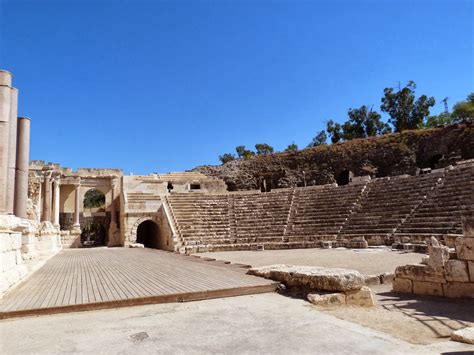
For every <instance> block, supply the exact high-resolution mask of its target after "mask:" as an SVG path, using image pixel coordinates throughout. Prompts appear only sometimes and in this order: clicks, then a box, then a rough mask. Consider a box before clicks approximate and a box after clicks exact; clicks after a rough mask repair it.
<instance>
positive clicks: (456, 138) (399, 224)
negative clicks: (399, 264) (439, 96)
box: [0, 71, 474, 294]
mask: <svg viewBox="0 0 474 355" xmlns="http://www.w3.org/2000/svg"><path fill="white" fill-rule="evenodd" d="M17 98H18V91H17V90H16V89H15V88H13V87H12V86H11V74H10V73H8V72H5V71H0V138H1V140H0V233H1V235H0V255H1V256H2V263H1V265H2V270H1V274H0V276H1V279H0V281H1V285H0V294H1V293H2V292H3V291H4V290H6V289H7V288H8V287H10V286H11V285H12V284H14V283H15V282H16V281H18V280H19V279H20V278H21V277H22V276H23V275H24V271H22V266H21V265H22V263H23V260H24V259H30V258H34V257H35V255H36V253H37V252H38V251H54V250H59V249H61V248H63V247H64V248H69V247H72V248H73V247H90V246H97V245H103V246H110V247H115V246H142V247H143V246H145V247H150V248H158V249H165V250H169V251H176V252H181V253H192V252H202V251H217V250H257V249H264V248H266V249H289V248H311V247H323V248H330V247H340V246H342V247H349V248H365V247H367V246H368V245H394V246H396V247H403V248H415V247H417V246H419V245H424V246H425V247H426V245H427V244H428V243H427V242H429V241H430V240H431V237H432V236H435V237H436V238H437V240H438V241H440V242H442V243H443V244H445V245H447V246H448V247H454V246H455V245H456V243H458V241H459V239H458V237H459V236H460V235H461V234H462V230H461V217H462V216H463V215H464V214H466V213H468V212H470V211H471V210H472V202H473V196H472V191H473V187H474V179H473V176H474V174H473V173H474V160H473V159H468V158H469V157H470V156H471V155H472V150H470V149H469V147H470V144H471V141H470V138H472V128H471V126H470V124H466V125H464V126H452V127H451V128H446V129H444V128H443V129H441V130H439V131H427V133H423V134H422V133H416V134H415V135H414V134H412V133H407V134H406V135H405V136H401V135H398V136H397V135H395V136H394V135H390V136H387V137H385V138H383V137H382V138H376V139H375V138H374V139H368V140H367V141H365V143H363V144H362V146H363V147H364V148H363V149H362V150H364V149H366V150H367V149H368V147H369V146H370V147H371V149H372V150H373V151H377V150H378V149H379V147H380V145H381V144H382V143H383V141H384V140H385V141H387V140H388V143H390V144H392V143H394V142H395V141H396V142H398V143H400V142H399V140H402V141H403V140H405V141H406V142H407V144H408V146H410V147H411V148H410V149H412V148H413V147H414V146H415V145H416V149H417V153H416V154H415V155H413V154H411V153H410V154H411V155H410V154H408V153H407V154H408V155H409V156H410V157H411V158H410V159H411V160H410V161H409V159H408V158H407V155H406V154H405V153H406V152H405V151H404V150H403V149H401V145H400V144H398V143H397V144H392V145H391V146H390V149H388V151H390V152H391V153H390V154H389V155H386V154H385V155H384V157H383V158H381V157H379V156H378V155H377V154H376V153H373V152H372V153H368V150H367V151H362V153H364V152H365V153H364V154H363V156H364V157H365V158H366V159H365V160H364V161H365V163H364V164H365V165H364V167H360V166H358V165H357V164H359V163H360V159H359V158H357V159H359V160H357V159H356V158H354V156H353V155H351V154H348V155H347V154H346V153H347V151H346V150H347V145H351V144H352V145H353V144H356V143H357V142H352V143H346V145H344V147H345V148H341V147H342V145H334V147H332V148H329V147H323V148H320V149H319V150H318V155H317V157H315V156H311V157H312V158H311V159H312V160H311V159H309V161H310V162H311V164H312V163H314V161H313V160H314V159H316V160H317V163H318V164H317V165H318V169H316V170H317V171H316V170H314V169H313V170H307V171H306V173H305V172H303V176H304V178H303V180H302V181H301V180H298V178H296V177H295V176H293V175H292V174H293V173H291V174H289V175H288V174H287V172H285V173H282V174H283V175H281V176H280V177H281V179H280V178H275V176H276V175H275V170H274V168H275V165H274V163H275V162H274V161H273V163H272V159H273V160H274V159H277V160H278V159H280V160H279V162H278V163H277V165H279V164H280V163H281V164H280V165H279V166H280V168H281V167H283V166H285V164H287V163H288V164H290V165H291V164H292V163H291V161H284V159H287V158H288V157H289V155H288V154H287V155H280V156H277V158H275V156H272V157H258V158H256V159H254V160H249V161H247V162H238V163H235V164H244V165H246V166H247V167H248V168H249V169H256V170H258V171H259V172H258V173H256V174H257V175H255V174H254V175H252V174H253V173H252V174H251V173H248V174H247V173H244V174H243V175H239V176H240V177H239V179H244V178H246V179H247V180H248V182H250V183H251V184H250V185H248V184H247V185H245V184H244V185H245V186H244V185H242V184H241V183H242V181H243V180H239V181H240V182H238V181H237V180H233V181H229V180H228V179H227V178H226V177H224V179H226V180H227V181H224V180H223V179H220V178H219V177H222V175H220V174H217V173H215V171H214V172H213V171H212V169H209V168H206V169H199V170H200V171H203V172H204V173H203V172H200V171H191V172H178V173H167V174H157V173H153V174H150V175H146V176H134V175H128V176H126V175H123V172H122V170H120V169H86V168H80V169H77V171H72V170H71V169H69V168H65V167H61V166H60V165H58V164H54V163H45V162H44V161H31V162H29V136H30V131H29V130H30V126H29V122H30V121H29V119H28V118H17ZM439 132H442V133H443V134H445V135H446V137H448V138H443V139H444V140H443V139H442V138H440V137H441V136H440V133H439ZM433 137H435V138H433ZM417 139H419V142H418V143H416V144H415V143H414V142H416V141H417ZM433 141H436V142H438V143H439V142H441V141H443V142H444V143H443V144H440V145H439V147H438V148H436V149H435V148H433V149H434V151H433V152H432V153H436V154H438V156H437V158H436V162H434V160H430V159H427V158H426V156H427V154H428V153H426V154H425V153H423V151H424V150H426V149H428V147H432V142H433ZM427 142H431V143H429V144H428V143H427ZM446 142H451V143H452V144H450V145H449V147H448V144H447V143H446ZM385 143H387V142H385ZM388 143H387V144H388ZM390 144H389V145H390ZM345 149H346V150H345ZM400 149H401V150H400ZM410 149H408V151H410ZM413 149H414V148H413ZM334 152H336V153H337V154H336V153H334ZM341 152H342V153H341ZM355 152H356V153H357V152H359V153H360V152H361V151H360V149H359V151H358V150H357V149H356V150H355ZM404 152H405V153H404ZM447 152H450V153H449V154H448V153H447ZM319 153H321V154H319ZM323 153H324V154H323ZM399 153H400V154H401V155H400V157H401V160H400V161H398V162H397V163H396V164H394V165H392V166H390V168H389V166H388V165H387V164H391V161H392V160H393V159H395V158H394V157H395V156H397V154H399ZM305 154H306V153H305ZM440 154H441V155H440ZM301 156H304V154H303V155H301ZM335 156H339V158H338V159H339V160H340V159H343V163H342V164H341V165H340V167H338V168H337V169H335V164H336V163H337V161H339V160H338V159H335V158H334V157H335ZM285 157H286V158H285ZM415 157H416V158H415ZM369 158H370V159H369ZM281 159H283V160H281ZM298 159H299V158H298ZM321 159H322V160H321ZM324 159H326V160H327V161H326V163H324V164H322V163H321V162H322V161H323V160H324ZM348 159H349V160H348ZM350 159H355V160H354V161H357V162H358V163H357V164H356V163H354V164H356V165H350V164H349V161H351V160H350ZM397 159H398V158H397ZM407 159H408V160H407ZM290 160H291V159H290ZM303 160H304V159H303ZM414 160H416V162H417V163H416V164H415V163H414ZM262 162H263V163H265V162H268V163H269V166H268V168H269V170H267V171H264V172H262V171H260V167H259V164H261V163H262ZM300 163H301V165H298V164H299V163H298V164H296V165H298V166H299V167H298V169H301V167H305V166H308V161H306V162H304V161H300ZM226 165H227V164H226ZM427 166H431V167H432V168H436V169H431V168H427ZM440 166H443V167H440ZM420 167H423V169H420ZM295 169H296V168H295ZM397 172H405V173H406V172H409V173H410V174H411V175H398V176H387V177H377V176H385V175H396V174H395V173H397ZM305 174H306V175H305ZM285 179H286V180H285ZM284 181H286V183H283V182H284ZM307 182H308V184H307ZM318 183H319V184H320V185H317V184H318ZM285 184H286V185H288V186H298V185H300V186H299V187H291V188H278V189H276V188H275V187H282V186H285ZM310 185H315V186H310ZM241 186H244V187H245V188H248V187H249V186H251V187H254V188H255V190H249V191H229V190H235V189H236V188H238V187H241ZM262 190H263V191H267V192H262ZM268 190H271V191H269V192H268ZM91 193H92V195H91ZM88 196H95V197H94V198H97V200H94V201H95V202H94V203H96V204H90V201H91V200H90V199H89V197H88ZM86 197H87V198H86ZM86 200H87V201H89V202H87V203H89V204H86ZM466 240H467V239H466ZM461 260H464V261H466V260H468V259H462V257H461Z"/></svg>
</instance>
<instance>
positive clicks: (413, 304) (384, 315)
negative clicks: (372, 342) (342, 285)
mask: <svg viewBox="0 0 474 355" xmlns="http://www.w3.org/2000/svg"><path fill="white" fill-rule="evenodd" d="M372 290H373V291H374V293H375V298H376V302H377V306H376V307H372V308H364V307H333V308H321V307H316V308H317V309H318V310H320V311H323V312H325V313H327V314H331V315H333V316H335V317H337V318H339V319H344V320H347V321H350V322H354V323H357V324H360V325H362V326H364V327H368V328H371V329H374V330H379V331H382V332H384V333H387V334H390V335H392V336H394V337H396V338H398V339H401V340H404V341H408V342H410V343H412V344H432V343H434V342H438V341H446V340H449V337H450V334H451V332H453V331H454V330H457V329H461V328H465V327H473V326H474V300H468V299H458V300H453V299H446V298H441V297H429V296H418V295H411V294H400V293H394V292H391V285H380V286H375V287H372ZM473 350H474V347H473Z"/></svg>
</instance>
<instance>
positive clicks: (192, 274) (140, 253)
mask: <svg viewBox="0 0 474 355" xmlns="http://www.w3.org/2000/svg"><path fill="white" fill-rule="evenodd" d="M246 271H247V270H246V269H245V268H242V267H239V266H238V265H233V264H225V263H223V262H219V261H212V260H207V261H206V260H205V259H201V258H197V257H194V256H186V255H180V254H175V253H170V252H166V251H161V250H155V249H147V248H145V249H139V248H137V249H130V248H93V249H68V250H63V251H61V252H60V253H58V254H57V255H56V256H54V257H53V258H52V259H50V260H49V261H48V262H47V263H46V264H45V265H44V266H43V267H42V268H41V269H39V270H38V271H36V272H35V273H34V274H33V275H31V276H30V277H29V278H28V279H26V280H25V281H23V282H22V283H21V284H20V285H18V286H17V287H15V288H14V289H13V290H11V291H10V292H8V293H7V294H6V295H5V296H4V298H3V299H2V300H0V319H5V318H11V317H19V316H27V315H40V314H52V313H62V312H74V311H83V310H92V309H102V308H114V307H125V306H132V305H141V304H151V303H165V302H184V301H193V300H202V299H209V298H218V297H229V296H238V295H247V294H253V293H263V292H272V291H274V290H275V289H276V287H277V284H276V283H274V282H273V281H270V280H266V279H263V278H259V277H255V276H250V275H246Z"/></svg>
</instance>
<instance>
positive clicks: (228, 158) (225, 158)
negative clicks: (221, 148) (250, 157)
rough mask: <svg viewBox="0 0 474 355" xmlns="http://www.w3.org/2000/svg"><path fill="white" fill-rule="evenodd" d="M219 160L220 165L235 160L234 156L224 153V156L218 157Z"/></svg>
mask: <svg viewBox="0 0 474 355" xmlns="http://www.w3.org/2000/svg"><path fill="white" fill-rule="evenodd" d="M219 160H220V161H221V163H222V164H225V163H228V162H230V161H232V160H235V156H234V154H230V153H225V154H222V155H219Z"/></svg>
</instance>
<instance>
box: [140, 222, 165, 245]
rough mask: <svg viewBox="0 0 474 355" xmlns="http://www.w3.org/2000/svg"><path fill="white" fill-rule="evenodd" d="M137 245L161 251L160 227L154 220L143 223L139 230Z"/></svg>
mask: <svg viewBox="0 0 474 355" xmlns="http://www.w3.org/2000/svg"><path fill="white" fill-rule="evenodd" d="M137 243H140V244H143V245H144V246H145V248H155V249H161V233H160V228H159V226H158V225H157V224H156V223H155V222H153V221H152V220H147V221H143V222H142V223H140V224H139V226H138V228H137Z"/></svg>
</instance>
